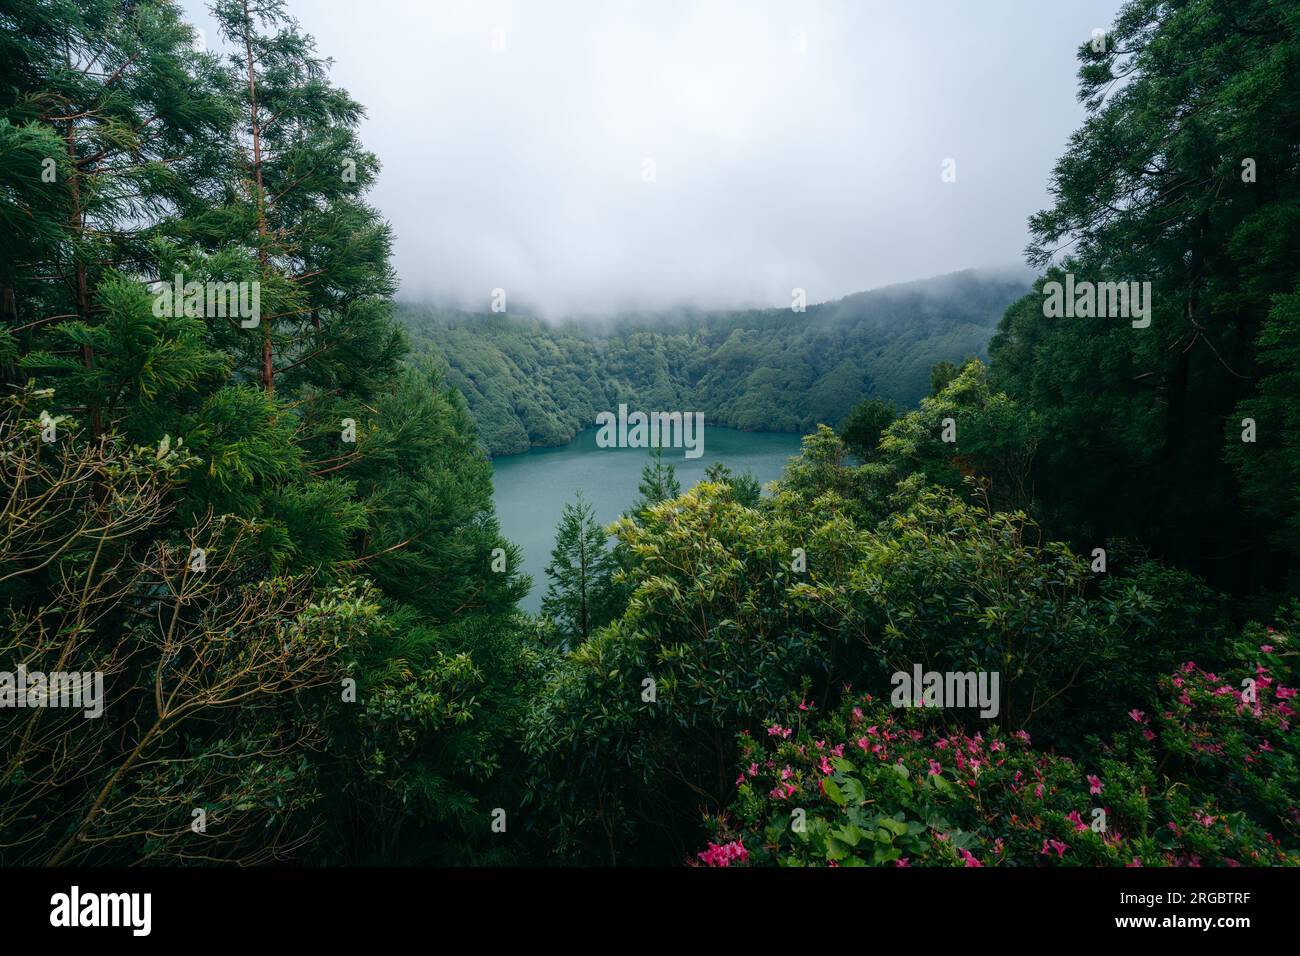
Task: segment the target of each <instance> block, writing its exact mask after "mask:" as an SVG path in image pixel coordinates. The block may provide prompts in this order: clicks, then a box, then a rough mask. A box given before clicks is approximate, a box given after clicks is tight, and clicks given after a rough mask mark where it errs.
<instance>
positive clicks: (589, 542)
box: [542, 493, 615, 647]
mask: <svg viewBox="0 0 1300 956" xmlns="http://www.w3.org/2000/svg"><path fill="white" fill-rule="evenodd" d="M614 569H615V564H614V559H613V556H612V555H611V553H610V551H609V547H608V543H607V540H606V535H605V530H604V528H602V527H601V526H600V524H599V523H598V522H597V521H596V513H595V510H594V509H593V508H592V506H591V504H590V502H588V501H586V500H585V499H584V498H583V496H582V494H581V493H579V494H578V498H577V501H575V502H574V503H573V504H567V505H565V506H564V511H563V513H562V514H561V515H560V523H559V524H558V525H557V526H556V529H555V547H554V548H553V549H552V551H551V560H550V562H549V563H548V564H547V565H546V574H547V576H548V577H549V578H550V584H549V585H548V586H547V588H546V596H545V597H543V598H542V613H543V614H545V615H547V616H548V617H550V618H551V619H552V620H554V621H555V622H556V624H557V625H558V626H559V628H560V630H561V632H562V633H563V634H564V636H565V640H566V643H567V644H568V646H569V647H574V646H576V645H578V644H581V643H582V642H583V641H585V640H587V638H589V637H590V636H591V632H592V631H593V630H594V629H595V628H597V627H599V626H600V625H601V624H603V623H605V622H606V621H607V620H608V619H609V617H610V607H609V598H610V583H611V582H610V578H611V575H612V574H613V573H614Z"/></svg>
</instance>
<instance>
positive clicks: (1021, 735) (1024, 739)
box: [1015, 730, 1030, 744]
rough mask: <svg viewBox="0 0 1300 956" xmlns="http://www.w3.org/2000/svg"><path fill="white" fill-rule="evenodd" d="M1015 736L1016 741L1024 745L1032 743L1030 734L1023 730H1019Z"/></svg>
mask: <svg viewBox="0 0 1300 956" xmlns="http://www.w3.org/2000/svg"><path fill="white" fill-rule="evenodd" d="M1015 736H1016V740H1019V741H1021V742H1022V743H1026V744H1027V743H1029V742H1030V740H1029V734H1027V733H1025V732H1024V731H1023V730H1017V731H1016V734H1015Z"/></svg>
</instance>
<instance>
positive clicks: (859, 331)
mask: <svg viewBox="0 0 1300 956" xmlns="http://www.w3.org/2000/svg"><path fill="white" fill-rule="evenodd" d="M1026 275H1027V274H1026ZM1028 285H1029V279H1028V278H1027V277H1022V276H1021V275H1020V274H1019V273H1017V272H1016V271H1015V270H1005V271H1004V272H1002V273H983V272H976V271H966V272H959V273H955V274H953V275H950V276H943V277H940V278H936V279H929V280H925V281H921V282H910V283H906V284H903V285H897V286H890V287H888V288H885V289H877V290H874V291H871V292H860V293H857V294H856V295H851V296H847V297H845V298H843V299H840V300H838V301H835V302H826V303H821V304H816V305H810V306H808V308H807V311H805V312H793V311H791V310H790V309H759V310H749V311H736V312H706V311H687V310H682V311H677V312H672V313H667V314H660V315H629V316H620V317H616V318H614V319H612V320H609V321H607V322H602V323H600V324H599V325H595V324H591V323H588V324H580V323H575V322H570V323H562V324H555V323H550V322H544V321H541V320H539V319H534V318H518V317H515V316H506V315H494V314H490V313H488V314H477V313H464V312H449V311H442V310H437V309H434V308H432V307H429V306H418V305H410V304H407V305H402V306H400V307H399V310H398V315H399V317H400V318H401V319H402V321H403V322H404V323H405V325H406V327H407V329H408V330H409V331H410V333H411V338H412V343H413V347H414V349H415V351H416V352H417V354H423V355H428V356H430V357H431V358H432V361H433V364H434V366H435V367H437V368H440V369H443V370H444V371H445V373H446V376H447V381H448V382H449V383H450V384H452V385H454V386H455V387H456V388H457V389H459V390H460V392H461V393H462V394H463V395H464V396H465V398H466V401H467V402H468V403H469V409H470V412H471V413H472V414H473V415H474V418H475V421H477V422H478V426H479V431H480V434H481V435H482V437H483V441H484V442H485V444H486V445H487V448H488V450H489V452H490V453H491V454H493V455H508V454H513V453H516V452H521V451H526V450H527V449H528V448H529V447H530V446H533V445H557V444H562V443H564V442H567V441H568V440H569V439H571V438H572V437H573V436H574V435H575V434H576V433H577V432H578V431H579V430H581V429H583V428H590V427H591V426H592V423H593V421H594V420H595V416H596V414H597V412H599V411H601V410H604V409H609V408H615V407H617V406H618V404H619V403H620V402H626V403H627V404H628V406H629V407H630V408H642V409H650V408H676V409H690V410H692V411H702V412H704V414H705V417H706V420H707V421H709V422H710V423H713V424H718V425H726V426H729V427H732V428H740V429H743V430H745V431H784V432H805V431H807V430H809V429H810V428H812V427H813V426H815V425H817V424H818V423H823V422H824V423H826V424H829V425H838V424H839V423H840V422H841V421H843V419H844V417H845V416H846V415H847V414H848V413H849V411H850V410H851V409H852V408H853V406H854V405H855V404H856V403H857V402H858V401H859V400H860V399H861V398H862V396H863V395H874V396H878V397H880V398H882V399H887V400H891V401H894V402H896V403H897V404H899V405H901V406H910V405H912V404H914V403H915V402H916V400H917V399H919V398H920V397H921V396H922V395H924V394H925V392H926V390H927V389H928V388H929V386H930V368H931V366H932V365H934V364H935V363H936V362H939V361H954V362H955V361H960V360H961V359H963V358H965V357H968V356H982V355H984V350H985V347H986V346H987V344H988V340H989V338H990V337H991V336H992V335H993V332H994V330H995V328H996V326H997V322H998V319H999V318H1000V317H1001V315H1002V313H1003V312H1004V311H1005V309H1006V307H1007V306H1008V305H1009V304H1010V303H1011V302H1012V301H1014V300H1015V299H1017V298H1019V297H1020V296H1021V295H1022V294H1023V293H1024V292H1025V290H1026V288H1027V287H1028Z"/></svg>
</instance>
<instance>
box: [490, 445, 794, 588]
mask: <svg viewBox="0 0 1300 956" xmlns="http://www.w3.org/2000/svg"><path fill="white" fill-rule="evenodd" d="M799 441H800V436H799V435H788V434H778V433H774V432H742V431H736V430H735V429H732V428H719V427H717V426H713V425H710V426H708V427H707V429H706V431H705V433H704V454H703V455H701V456H700V457H699V458H686V457H685V456H684V451H683V450H682V449H680V448H666V449H664V463H665V464H671V465H672V466H673V467H674V468H675V469H676V472H677V480H678V481H679V482H681V486H682V490H683V491H684V490H686V489H687V488H689V487H690V486H691V485H693V484H695V483H696V482H698V481H700V480H701V479H702V478H703V477H704V469H705V468H707V467H708V466H709V465H711V464H712V463H713V462H715V461H721V462H723V463H724V464H726V465H727V466H728V467H729V468H731V470H732V471H734V472H736V473H737V474H740V473H743V472H745V471H750V472H752V473H753V475H754V477H755V478H757V479H758V480H759V481H760V482H762V483H763V484H766V483H767V482H769V481H771V480H773V479H774V478H779V477H780V476H781V470H782V469H783V468H784V467H785V463H786V460H787V459H788V458H789V457H790V456H791V455H795V454H798V452H799ZM649 460H650V453H649V451H648V450H647V449H644V448H598V447H597V446H596V430H595V429H594V428H592V429H588V430H587V431H584V432H581V433H580V434H579V435H578V436H577V437H576V438H574V440H573V441H571V442H570V443H569V444H567V445H564V446H561V447H559V448H535V449H533V450H532V451H529V452H526V453H524V454H522V455H506V456H504V457H501V458H497V459H495V460H494V461H493V462H492V466H493V472H494V476H493V487H494V490H495V496H496V507H497V517H498V518H499V519H500V521H501V530H502V532H503V533H504V534H505V536H506V538H507V539H508V540H510V541H513V542H514V543H515V544H517V545H518V546H519V547H520V548H521V549H522V550H523V559H524V573H526V574H529V575H531V576H532V579H533V590H532V593H530V594H529V595H528V597H527V598H525V599H524V601H523V602H522V607H523V608H524V610H527V611H533V612H536V611H537V610H539V608H540V607H541V601H542V595H543V594H544V593H545V591H546V574H545V571H544V570H543V569H544V568H545V567H546V565H547V563H548V562H549V561H550V558H551V548H552V546H553V545H554V543H555V526H556V524H558V523H559V520H560V512H561V511H562V510H563V508H564V506H565V505H566V504H568V503H570V502H572V501H573V500H574V499H575V498H576V497H577V494H578V492H579V491H581V492H582V493H583V495H584V496H585V497H586V499H587V500H588V501H589V502H591V504H592V506H593V507H594V508H595V511H596V518H597V520H599V521H600V522H601V523H602V524H608V523H609V522H611V521H613V520H614V519H615V518H617V517H618V516H619V515H620V514H622V513H623V511H624V510H625V509H626V508H627V507H628V506H629V505H631V504H632V502H633V501H634V500H636V496H637V483H638V482H639V481H640V479H641V469H642V467H643V466H644V465H645V464H646V463H647V462H648V461H649Z"/></svg>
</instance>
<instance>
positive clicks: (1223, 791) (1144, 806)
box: [699, 627, 1300, 867]
mask: <svg viewBox="0 0 1300 956" xmlns="http://www.w3.org/2000/svg"><path fill="white" fill-rule="evenodd" d="M1235 656H1236V657H1237V659H1238V661H1239V662H1240V663H1239V666H1235V667H1234V668H1233V676H1232V678H1231V679H1229V678H1228V677H1224V676H1220V675H1217V674H1213V673H1210V672H1207V671H1205V670H1202V669H1201V668H1199V667H1197V665H1196V664H1195V663H1194V662H1187V663H1186V664H1184V665H1183V666H1182V667H1181V668H1179V669H1178V671H1177V672H1176V673H1174V674H1172V675H1170V676H1168V677H1166V678H1162V679H1161V680H1160V682H1159V694H1158V699H1159V701H1160V709H1159V710H1158V711H1157V712H1154V713H1151V714H1147V713H1145V712H1143V711H1140V710H1134V711H1132V712H1131V713H1130V715H1129V716H1130V718H1131V720H1130V723H1131V726H1130V727H1129V728H1128V729H1127V730H1126V731H1125V732H1124V733H1121V734H1118V735H1116V736H1115V737H1114V738H1112V740H1111V741H1110V742H1109V743H1106V744H1102V743H1100V742H1099V741H1097V740H1096V739H1095V738H1094V739H1093V740H1092V741H1091V742H1090V743H1091V745H1092V746H1091V749H1092V751H1093V752H1092V753H1091V755H1090V756H1089V759H1088V760H1086V761H1084V762H1080V763H1076V762H1075V761H1074V760H1071V759H1070V758H1069V757H1065V756H1061V755H1058V754H1055V753H1051V752H1044V751H1039V750H1035V749H1034V747H1033V745H1032V740H1031V739H1030V736H1029V735H1028V734H1027V733H1025V732H1023V731H1017V732H1014V733H1007V732H1004V731H1001V730H999V729H998V728H997V727H996V726H992V727H990V728H988V729H987V730H986V731H979V732H976V733H974V734H973V735H972V734H970V733H969V732H966V731H960V730H953V729H950V728H945V727H944V726H943V724H942V722H941V721H940V720H938V719H936V717H935V716H934V715H933V712H931V713H929V714H927V713H926V712H925V711H924V710H923V709H915V710H893V709H891V708H890V707H889V706H888V705H887V703H886V702H885V701H881V700H878V699H875V698H873V697H872V696H871V695H860V696H857V697H848V696H847V695H846V701H845V703H844V704H843V705H841V706H840V707H839V708H838V709H836V710H835V711H834V712H833V713H831V714H829V715H826V716H821V715H819V714H818V713H817V711H816V708H815V706H814V705H813V704H812V703H811V702H800V703H799V704H798V705H797V706H792V708H791V711H790V716H789V717H788V718H786V719H782V720H779V721H776V722H773V723H772V725H771V726H769V727H768V728H767V730H766V733H765V735H764V736H763V738H762V739H755V738H754V737H752V736H750V735H742V736H741V767H740V774H739V776H738V777H737V778H736V784H737V788H738V792H737V796H736V799H735V800H734V801H733V802H732V804H731V807H730V809H729V811H728V812H727V813H725V814H720V815H718V816H716V817H713V818H711V819H710V820H709V824H710V827H711V830H712V832H713V834H714V841H715V842H713V843H711V844H710V848H709V850H707V851H706V852H704V853H701V854H699V860H700V861H701V862H702V863H703V864H705V865H736V864H749V865H760V864H780V865H794V866H801V865H827V864H828V865H831V866H863V865H875V866H880V865H892V866H970V867H976V866H995V865H1007V866H1063V865H1064V866H1069V865H1073V866H1200V865H1223V866H1236V865H1272V866H1276V865H1296V864H1300V826H1298V824H1300V810H1297V806H1298V804H1300V796H1298V795H1300V779H1298V778H1297V771H1296V748H1297V740H1296V732H1295V728H1294V719H1295V710H1294V709H1293V705H1294V697H1295V683H1296V682H1295V680H1294V670H1295V665H1294V661H1295V655H1294V653H1293V652H1292V651H1290V649H1289V641H1288V639H1287V637H1286V636H1285V635H1284V634H1282V633H1279V632H1266V631H1265V630H1264V629H1263V628H1256V627H1251V628H1248V629H1247V631H1246V635H1245V639H1244V640H1243V641H1242V643H1241V644H1239V645H1238V646H1237V648H1236V655H1235Z"/></svg>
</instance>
